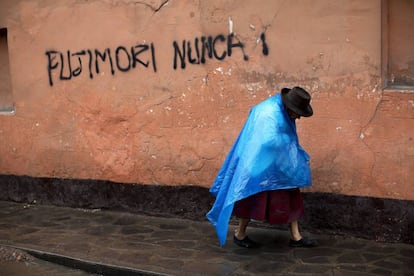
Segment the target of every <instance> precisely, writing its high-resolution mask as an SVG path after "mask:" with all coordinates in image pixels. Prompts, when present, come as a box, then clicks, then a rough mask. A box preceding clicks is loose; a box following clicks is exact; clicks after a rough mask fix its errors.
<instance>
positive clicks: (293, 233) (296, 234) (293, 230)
mask: <svg viewBox="0 0 414 276" xmlns="http://www.w3.org/2000/svg"><path fill="white" fill-rule="evenodd" d="M290 238H291V239H292V240H294V241H299V240H301V239H302V235H301V234H300V231H299V223H298V221H297V220H295V221H292V222H291V223H290Z"/></svg>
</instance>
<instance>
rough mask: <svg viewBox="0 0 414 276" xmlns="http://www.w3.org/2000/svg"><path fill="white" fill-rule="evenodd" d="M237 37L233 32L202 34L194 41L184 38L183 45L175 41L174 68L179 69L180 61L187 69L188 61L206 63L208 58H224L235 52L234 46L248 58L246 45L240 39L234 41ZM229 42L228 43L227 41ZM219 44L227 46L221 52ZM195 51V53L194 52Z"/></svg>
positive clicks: (245, 58) (182, 66)
mask: <svg viewBox="0 0 414 276" xmlns="http://www.w3.org/2000/svg"><path fill="white" fill-rule="evenodd" d="M234 40H235V37H234V35H233V34H229V35H228V36H224V35H217V36H216V37H212V36H208V37H205V36H202V37H201V38H200V39H199V38H198V37H196V38H195V39H194V43H192V41H186V40H183V41H182V43H181V46H180V45H179V44H178V43H177V42H176V41H174V42H173V47H174V61H173V68H174V70H176V69H177V67H178V63H180V64H181V65H180V67H181V69H185V67H186V62H187V61H188V63H190V64H204V63H205V62H206V58H209V59H213V58H215V59H217V60H223V59H225V58H226V57H227V56H229V57H231V55H232V54H233V48H240V50H241V51H242V53H243V59H244V60H246V61H247V60H248V59H249V57H248V56H247V55H246V54H245V53H244V45H243V43H241V42H240V41H236V42H235V41H234ZM226 42H227V43H226ZM218 45H221V47H222V48H223V46H224V48H225V50H222V51H221V52H219V51H218V49H217V48H218ZM193 50H194V51H195V55H194V54H193Z"/></svg>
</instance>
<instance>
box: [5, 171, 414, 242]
mask: <svg viewBox="0 0 414 276" xmlns="http://www.w3.org/2000/svg"><path fill="white" fill-rule="evenodd" d="M303 198H304V203H305V216H304V218H303V219H302V220H301V227H302V229H304V230H307V231H310V232H313V233H321V234H322V233H323V234H339V235H349V236H354V237H358V238H365V239H371V240H377V241H381V242H402V243H410V244H414V201H411V200H397V199H384V198H372V197H359V196H346V195H340V194H330V193H303ZM0 200H6V201H14V202H22V203H32V204H33V203H36V204H45V205H55V206H64V207H72V208H88V209H105V210H111V211H126V212H131V213H140V214H147V215H153V216H165V217H179V218H185V219H192V220H205V214H206V213H207V212H208V211H209V210H210V208H211V206H212V204H213V203H214V197H213V196H212V195H211V194H210V193H209V191H208V189H207V188H203V187H199V186H160V185H144V184H123V183H114V182H111V181H104V180H90V179H88V180H85V179H58V178H44V177H42V178H40V177H30V176H16V175H0Z"/></svg>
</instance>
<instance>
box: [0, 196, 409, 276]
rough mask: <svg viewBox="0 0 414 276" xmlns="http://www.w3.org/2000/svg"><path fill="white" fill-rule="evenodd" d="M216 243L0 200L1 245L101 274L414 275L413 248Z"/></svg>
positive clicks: (365, 243) (273, 238)
mask: <svg viewBox="0 0 414 276" xmlns="http://www.w3.org/2000/svg"><path fill="white" fill-rule="evenodd" d="M233 230H234V225H230V230H229V235H228V242H227V244H226V245H225V246H224V247H223V248H221V247H219V246H218V242H217V238H216V236H215V232H214V230H213V227H212V226H211V225H210V224H209V223H208V222H207V221H201V222H200V221H191V220H185V219H177V218H162V217H152V216H146V215H138V214H131V213H122V212H110V211H104V210H88V209H72V208H64V207H56V206H46V205H28V204H23V203H14V202H9V201H0V245H4V246H11V247H14V248H18V249H23V250H25V251H26V252H29V253H30V254H32V255H34V256H35V257H37V258H42V259H47V260H48V261H54V262H57V263H60V264H65V265H68V266H74V267H77V268H81V269H83V270H86V271H89V272H92V273H95V274H103V275H353V276H354V275H414V245H411V244H391V243H378V242H375V241H369V240H362V239H355V238H351V237H343V236H327V235H316V234H310V233H306V232H303V234H306V235H307V236H309V237H311V238H316V239H318V240H319V243H320V246H319V247H317V248H312V249H304V248H290V247H288V246H287V243H288V239H289V234H288V232H287V231H285V230H281V229H270V228H265V227H252V228H250V229H249V236H250V237H251V238H253V239H255V240H257V241H259V242H260V243H262V246H261V247H260V248H258V249H244V248H240V247H237V246H236V245H234V244H233V242H232V240H231V239H232V232H233Z"/></svg>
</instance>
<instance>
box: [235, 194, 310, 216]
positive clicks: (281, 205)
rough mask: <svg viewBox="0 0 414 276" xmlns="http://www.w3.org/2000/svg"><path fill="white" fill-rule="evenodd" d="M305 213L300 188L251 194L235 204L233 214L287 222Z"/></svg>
mask: <svg viewBox="0 0 414 276" xmlns="http://www.w3.org/2000/svg"><path fill="white" fill-rule="evenodd" d="M303 214H304V207H303V200H302V195H301V193H300V190H299V189H289V190H275V191H264V192H260V193H258V194H255V195H252V196H249V197H247V198H244V199H242V200H240V201H237V202H236V203H235V205H234V209H233V215H235V216H237V217H239V218H249V219H254V220H259V221H266V222H268V223H270V224H285V223H290V222H292V221H295V220H298V219H299V218H301V217H302V216H303Z"/></svg>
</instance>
